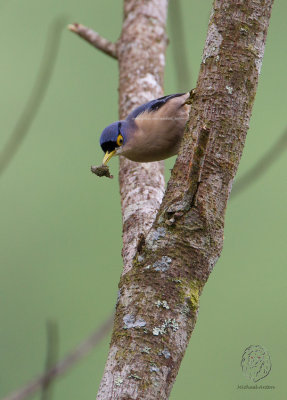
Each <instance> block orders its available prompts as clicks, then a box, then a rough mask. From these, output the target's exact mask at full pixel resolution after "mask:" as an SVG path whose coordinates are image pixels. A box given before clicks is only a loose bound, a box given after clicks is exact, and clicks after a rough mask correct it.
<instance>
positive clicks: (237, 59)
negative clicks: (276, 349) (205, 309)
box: [97, 0, 273, 400]
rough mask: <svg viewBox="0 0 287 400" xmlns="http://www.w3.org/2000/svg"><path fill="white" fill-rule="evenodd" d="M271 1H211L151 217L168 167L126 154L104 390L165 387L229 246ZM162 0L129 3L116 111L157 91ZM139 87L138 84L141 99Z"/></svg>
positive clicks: (153, 393)
mask: <svg viewBox="0 0 287 400" xmlns="http://www.w3.org/2000/svg"><path fill="white" fill-rule="evenodd" d="M272 3H273V1H272V0H265V1H261V0H231V1H230V0H215V1H214V5H213V9H212V13H211V17H210V21H209V26H208V34H207V39H206V44H205V48H204V54H203V60H202V63H201V68H200V73H199V78H198V82H197V87H196V92H195V95H194V98H193V105H192V109H191V114H190V119H189V122H188V126H187V129H186V132H185V135H184V139H183V142H182V145H181V149H180V152H179V156H178V158H177V161H176V164H175V166H174V168H173V171H172V176H171V179H170V181H169V183H168V187H167V190H166V193H165V196H164V198H163V201H162V203H161V206H160V209H159V212H158V213H157V216H156V218H155V219H154V211H152V212H151V211H150V209H149V206H150V203H145V201H148V199H149V197H150V196H153V195H155V198H154V208H153V210H155V209H156V208H157V207H158V204H159V202H160V200H161V198H160V193H162V188H163V186H162V181H161V178H160V179H159V180H158V181H157V180H156V185H157V186H156V187H157V190H155V192H154V188H153V185H154V183H151V181H150V179H152V178H154V176H153V175H155V174H156V172H155V171H156V170H155V169H154V168H157V169H158V170H160V169H161V166H159V165H158V164H156V166H155V167H154V166H153V165H152V164H151V165H148V164H147V166H146V167H145V166H142V165H137V164H133V163H131V162H128V161H123V160H121V171H120V182H121V194H122V196H123V197H122V207H123V219H124V250H123V256H124V263H125V268H124V273H123V274H122V277H121V280H120V284H119V288H120V295H119V300H118V304H117V309H116V316H115V324H114V329H113V335H112V340H111V347H110V352H109V357H108V361H107V364H106V368H105V372H104V376H103V379H102V382H101V386H100V389H99V392H98V397H97V398H98V400H103V399H117V400H119V399H125V400H127V399H167V398H168V397H169V394H170V391H171V388H172V385H173V383H174V380H175V377H176V375H177V372H178V369H179V366H180V363H181V360H182V358H183V355H184V353H185V350H186V347H187V344H188V342H189V339H190V336H191V333H192V331H193V328H194V325H195V322H196V318H197V313H198V308H199V296H200V294H201V292H202V289H203V287H204V284H205V283H206V281H207V279H208V277H209V275H210V273H211V271H212V269H213V267H214V264H215V263H216V261H217V259H218V257H219V256H220V253H221V250H222V246H223V228H224V214H225V209H226V204H227V200H228V197H229V194H230V191H231V187H232V182H233V178H234V176H235V173H236V171H237V168H238V163H239V161H240V158H241V154H242V150H243V146H244V142H245V137H246V132H247V129H248V125H249V120H250V117H251V111H252V106H253V102H254V97H255V94H256V89H257V82H258V77H259V74H260V68H261V64H262V58H263V53H264V47H265V40H266V34H267V28H268V25H269V19H270V14H271V7H272ZM165 10H166V2H165V1H163V0H162V1H149V2H145V1H135V0H133V1H131V0H129V1H125V21H124V26H123V33H122V36H121V39H120V42H119V43H120V44H119V48H118V49H119V53H118V56H119V62H120V109H121V116H125V115H126V113H127V112H128V111H129V110H130V109H131V108H133V107H134V106H135V105H137V104H139V102H144V101H146V100H149V98H150V97H152V96H153V97H155V96H154V94H155V92H157V91H158V93H157V94H160V92H161V82H162V68H163V62H162V60H163V59H164V58H163V56H162V54H163V52H164V48H165V44H163V42H162V43H161V44H160V43H159V42H158V41H157V40H155V41H153V38H152V35H156V37H157V38H161V41H162V40H164V43H165V36H164V23H165ZM138 23H139V25H138ZM141 30H142V31H141ZM142 34H143V35H144V38H143V37H142V36H141V35H142ZM154 46H155V47H154ZM160 46H162V47H160ZM151 47H152V48H151ZM159 50H162V53H159ZM151 55H152V57H155V59H154V58H150V56H151ZM129 57H130V58H129ZM136 63H138V64H136ZM149 68H150V69H149ZM146 85H147V86H146ZM151 88H152V89H153V90H154V91H152V92H151V91H150V89H151ZM135 92H137V93H138V92H140V95H138V96H137V97H136V98H134V97H133V93H135ZM144 93H148V95H147V96H146V97H145V96H144ZM150 174H151V175H152V177H150ZM146 176H148V179H146ZM156 179H157V178H156ZM159 188H160V189H159ZM137 196H138V197H137ZM140 207H141V208H142V211H141V214H138V213H139V211H138V209H139V208H140ZM137 215H139V216H138V217H137ZM146 218H147V219H146ZM145 219H146V220H145ZM153 219H154V221H153ZM144 220H145V221H144ZM152 221H153V224H152ZM151 224H152V227H151V229H149V227H150V225H151ZM147 231H148V233H147V234H146V232H147ZM138 233H142V235H141V240H140V241H139V242H138V243H137V244H138V246H135V245H136V242H137V235H138ZM130 240H131V241H132V250H130V248H129V250H127V247H126V246H128V242H129V241H130Z"/></svg>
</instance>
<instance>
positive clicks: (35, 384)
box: [1, 314, 114, 400]
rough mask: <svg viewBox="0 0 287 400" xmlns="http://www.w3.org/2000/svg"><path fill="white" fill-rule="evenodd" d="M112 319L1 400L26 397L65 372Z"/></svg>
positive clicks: (85, 351) (96, 342)
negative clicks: (47, 369) (40, 373)
mask: <svg viewBox="0 0 287 400" xmlns="http://www.w3.org/2000/svg"><path fill="white" fill-rule="evenodd" d="M113 319H114V314H112V315H111V316H110V318H108V319H107V320H106V321H105V322H104V323H103V325H101V326H100V328H99V329H97V330H96V331H95V332H94V333H93V334H92V335H91V336H90V337H89V338H88V339H86V340H85V341H84V342H82V343H81V344H80V345H79V346H78V347H76V348H75V349H74V350H73V351H72V352H71V353H70V354H69V355H68V356H67V357H66V358H64V359H63V360H62V361H60V362H59V363H58V364H56V365H55V366H53V367H52V368H51V369H50V370H49V371H48V372H46V373H45V374H43V375H41V376H39V377H38V378H36V379H34V380H33V381H31V382H30V383H28V384H27V385H26V386H24V387H22V388H21V389H19V390H17V391H16V392H14V393H11V394H10V395H8V396H6V397H4V398H3V399H1V400H24V399H27V398H29V397H30V396H32V395H33V394H35V393H36V392H37V391H39V390H41V388H42V387H43V386H44V385H45V384H47V382H51V381H52V380H53V379H55V378H56V377H57V378H59V377H60V376H61V375H63V374H64V373H66V372H67V371H68V370H69V369H70V368H71V367H73V366H74V365H75V364H77V363H78V361H80V360H81V359H82V358H84V357H85V356H86V355H87V354H88V353H90V351H91V350H92V349H93V348H94V347H95V346H96V345H97V344H98V343H99V342H100V341H101V340H102V339H103V338H104V337H105V336H106V335H107V333H108V332H109V330H110V329H111V327H112V324H113Z"/></svg>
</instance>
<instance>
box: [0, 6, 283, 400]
mask: <svg viewBox="0 0 287 400" xmlns="http://www.w3.org/2000/svg"><path fill="white" fill-rule="evenodd" d="M181 4H182V10H183V14H184V20H183V29H184V32H185V34H186V40H187V43H188V57H189V67H190V73H191V75H192V86H194V85H195V82H196V76H197V74H198V70H199V65H200V62H201V55H202V49H203V46H204V41H205V36H206V31H207V23H208V18H209V13H210V9H211V4H212V2H211V1H210V0H204V1H198V0H193V1H190V0H182V1H181ZM59 15H65V16H67V21H68V22H74V21H77V22H82V23H84V24H86V25H88V26H91V27H93V28H94V29H95V30H97V31H98V32H100V33H101V34H102V35H103V36H105V37H107V38H109V39H110V40H116V39H117V38H118V35H119V33H120V29H121V23H122V2H121V1H120V2H116V1H114V0H105V1H104V2H103V1H99V0H97V1H95V0H83V1H82V2H79V1H76V0H62V1H60V2H59V1H56V0H48V1H39V0H37V1H36V0H26V1H25V2H23V1H17V0H9V1H8V0H6V1H4V0H1V2H0V20H1V29H2V34H1V36H0V48H1V74H0V80H1V92H0V101H1V122H0V123H1V137H0V148H3V146H4V144H5V143H6V141H7V138H8V137H9V135H10V133H11V131H12V130H13V128H14V126H15V123H16V121H17V119H18V118H19V115H20V113H21V111H22V109H23V107H24V105H25V102H26V101H27V99H28V96H29V93H30V91H31V88H32V86H33V84H34V81H35V77H36V75H37V72H38V70H39V66H40V61H41V58H42V55H43V51H44V48H45V41H46V37H47V32H48V28H49V26H50V24H51V22H52V21H53V20H54V19H55V18H56V17H57V16H59ZM286 15H287V3H286V1H285V0H277V1H275V5H274V9H273V15H272V20H271V25H270V29H269V34H268V40H267V46H266V52H265V57H264V62H263V68H262V72H261V77H260V82H259V88H258V92H257V96H256V102H255V106H254V110H253V116H252V120H251V126H250V130H249V132H248V137H247V142H246V147H245V150H244V154H243V158H242V162H241V164H240V168H239V172H238V176H242V175H243V174H244V173H245V172H246V171H248V170H249V169H250V167H251V166H253V165H254V163H255V162H256V161H257V160H258V159H259V158H260V156H261V155H262V154H263V153H264V152H266V151H267V150H268V149H269V148H270V146H271V145H272V144H273V143H274V142H275V141H276V139H277V138H278V137H279V136H280V135H281V134H282V132H283V130H284V128H285V127H286V126H287V119H286V93H287V80H286V70H287V51H286V37H287V24H286ZM169 25H170V21H169ZM169 28H170V27H169ZM172 46H179V43H175V42H174V41H172V38H171V43H170V46H169V48H168V52H167V63H166V73H165V93H166V94H169V93H174V92H177V91H179V90H182V89H183V88H179V87H178V85H177V81H176V74H175V65H174V59H173V52H172ZM117 87H118V67H117V63H116V61H114V60H112V59H110V58H109V57H107V56H105V55H103V54H101V53H100V52H98V51H97V50H95V49H93V48H92V47H91V46H89V45H88V44H86V43H85V42H84V41H82V40H80V39H79V38H78V37H76V36H75V35H73V34H72V33H70V32H68V31H67V30H65V31H64V32H63V35H62V39H61V44H60V51H59V55H58V58H57V62H56V67H55V70H54V74H53V76H52V79H51V82H50V85H49V88H48V92H47V95H46V97H45V99H44V101H43V104H42V105H41V108H40V110H39V113H38V114H37V117H36V119H35V120H34V122H33V124H32V127H31V129H30V130H29V133H28V135H27V137H26V139H25V141H24V142H23V144H22V146H21V147H20V149H19V151H18V152H17V154H16V156H15V158H14V159H13V161H12V163H11V164H10V166H9V168H8V169H7V170H6V171H5V173H4V174H3V175H2V176H1V177H0V190H1V208H0V212H1V215H0V228H1V233H0V234H1V251H0V258H1V264H0V271H1V272H0V300H1V301H0V397H3V396H4V395H5V394H8V393H9V392H10V391H12V390H13V389H16V388H18V387H19V386H21V385H23V384H24V383H26V382H27V381H28V380H30V379H31V378H33V377H34V376H36V375H37V374H39V373H40V372H41V371H42V370H43V368H44V361H45V351H46V331H45V325H46V321H47V320H48V319H53V320H56V321H57V322H58V324H59V332H60V356H61V357H62V356H64V355H65V354H66V353H67V352H68V351H70V350H71V349H72V348H74V346H75V345H76V344H78V343H79V342H80V341H82V340H83V339H84V338H85V337H86V336H88V335H89V334H90V333H91V332H92V331H93V330H95V329H96V328H97V327H98V326H99V325H100V324H101V323H102V322H103V321H104V320H105V319H106V318H107V317H108V316H109V315H110V313H111V312H112V310H113V308H114V304H115V300H116V294H117V284H118V281H119V276H120V273H121V263H122V262H121V255H120V253H121V214H120V198H119V193H118V191H119V190H118V183H117V179H114V180H109V179H102V180H100V179H97V178H96V177H95V176H93V175H92V174H91V173H90V171H89V168H90V165H91V164H98V163H99V162H100V161H101V158H102V151H101V150H100V148H99V146H98V138H99V134H100V133H101V131H102V129H103V128H104V127H105V126H106V125H107V124H109V123H111V122H113V121H114V120H116V119H117V106H118V105H117V100H118V93H117ZM189 89H190V87H186V90H189ZM173 163H174V159H170V160H168V161H167V162H166V166H167V169H166V170H167V173H166V176H167V177H168V176H169V168H171V167H172V165H173ZM111 170H112V172H113V173H114V174H115V175H116V174H117V170H118V164H117V160H114V161H112V162H111ZM286 183H287V182H286V155H285V154H284V155H283V156H281V157H280V158H279V159H278V160H277V161H276V163H274V164H273V165H272V167H271V168H270V169H269V170H268V172H267V173H266V174H265V175H264V177H262V178H260V179H259V180H257V181H256V182H254V184H253V185H252V186H251V187H250V188H248V190H246V191H244V192H243V193H241V194H239V195H238V196H236V198H234V199H233V200H232V201H231V202H230V203H229V205H228V210H227V215H226V229H225V243H224V250H223V253H222V256H221V258H220V260H219V262H218V263H217V265H216V267H215V269H214V271H213V273H212V275H211V277H210V279H209V281H208V283H207V285H206V287H205V290H204V293H203V295H202V298H201V307H200V313H199V319H198V323H197V325H196V328H195V331H194V334H193V336H192V339H191V343H190V346H189V348H188V351H187V353H186V356H185V358H184V361H183V364H182V367H181V369H180V372H179V375H178V378H177V381H176V384H175V386H174V389H173V391H172V395H171V399H172V400H179V399H181V400H189V399H193V398H200V399H211V398H212V399H241V398H244V399H245V398H246V399H250V398H254V399H271V398H272V399H283V398H286V392H287V390H286V383H285V381H286V350H287V344H286V327H287V323H286V301H287V292H286V278H287V271H286V256H287V252H286V231H287V228H286V217H287V208H286V203H287V189H286ZM108 342H109V338H108V337H107V338H106V340H105V341H103V342H102V343H101V345H100V346H98V347H97V348H96V349H95V350H94V351H93V352H92V353H91V354H90V355H89V356H88V357H86V358H85V360H84V361H82V362H81V363H79V364H78V365H77V366H76V367H75V368H73V369H72V370H71V371H70V372H69V373H68V374H67V375H66V376H65V377H64V378H61V379H59V380H57V382H56V383H55V385H54V390H53V399H54V400H58V399H62V400H63V399H65V400H66V399H78V398H81V399H92V398H95V396H96V392H97V388H98V385H99V382H100V379H101V376H102V372H103V368H104V364H105V360H106V356H107V351H108ZM251 344H261V345H263V346H265V347H266V349H267V350H268V351H269V353H270V356H271V361H272V370H271V372H270V374H269V376H268V377H267V378H265V379H264V380H262V381H260V382H259V384H261V383H262V384H264V385H274V386H276V389H275V390H239V389H237V385H246V384H252V382H251V381H248V380H247V378H246V377H244V376H243V374H242V372H241V367H240V361H241V356H242V353H243V351H244V349H245V348H246V347H247V346H249V345H251ZM36 398H39V396H37V397H36Z"/></svg>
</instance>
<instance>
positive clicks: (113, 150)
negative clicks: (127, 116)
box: [100, 121, 126, 165]
mask: <svg viewBox="0 0 287 400" xmlns="http://www.w3.org/2000/svg"><path fill="white" fill-rule="evenodd" d="M125 141H126V133H125V126H124V121H117V122H114V123H112V124H111V125H109V126H107V127H106V128H105V129H104V130H103V132H102V134H101V137H100V145H101V148H102V150H103V152H104V153H105V156H104V159H103V164H104V165H105V164H107V163H108V161H109V160H110V159H111V158H112V157H113V156H114V155H116V154H117V153H118V152H119V149H120V147H121V146H123V145H124V144H125Z"/></svg>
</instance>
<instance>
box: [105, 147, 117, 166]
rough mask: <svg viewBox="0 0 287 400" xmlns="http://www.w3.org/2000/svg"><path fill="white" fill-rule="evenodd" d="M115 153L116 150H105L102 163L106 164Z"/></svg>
mask: <svg viewBox="0 0 287 400" xmlns="http://www.w3.org/2000/svg"><path fill="white" fill-rule="evenodd" d="M115 154H116V150H113V151H111V152H110V153H109V152H108V151H107V152H106V154H105V157H104V159H103V165H107V163H108V162H109V160H110V159H111V158H112V157H113V156H114V155H115Z"/></svg>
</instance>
